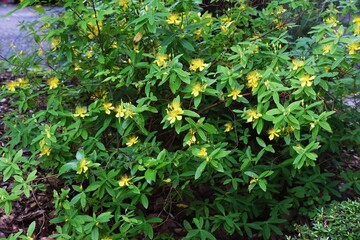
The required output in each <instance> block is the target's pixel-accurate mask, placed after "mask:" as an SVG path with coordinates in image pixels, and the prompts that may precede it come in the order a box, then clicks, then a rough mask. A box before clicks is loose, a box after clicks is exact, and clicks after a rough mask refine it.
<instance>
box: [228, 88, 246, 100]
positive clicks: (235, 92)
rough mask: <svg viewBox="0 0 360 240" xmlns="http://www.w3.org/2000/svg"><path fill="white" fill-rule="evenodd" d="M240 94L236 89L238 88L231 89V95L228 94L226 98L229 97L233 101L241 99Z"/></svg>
mask: <svg viewBox="0 0 360 240" xmlns="http://www.w3.org/2000/svg"><path fill="white" fill-rule="evenodd" d="M240 93H241V90H240V89H238V88H235V89H233V90H232V91H231V93H229V94H228V95H227V96H228V97H231V98H232V100H234V101H235V100H236V99H237V98H241V97H242V95H241V94H240Z"/></svg>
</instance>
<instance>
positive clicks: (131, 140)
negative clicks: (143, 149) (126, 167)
mask: <svg viewBox="0 0 360 240" xmlns="http://www.w3.org/2000/svg"><path fill="white" fill-rule="evenodd" d="M138 142H139V137H138V136H136V135H132V136H130V137H129V138H128V139H127V141H126V146H128V147H131V146H132V145H135V144H136V143H138Z"/></svg>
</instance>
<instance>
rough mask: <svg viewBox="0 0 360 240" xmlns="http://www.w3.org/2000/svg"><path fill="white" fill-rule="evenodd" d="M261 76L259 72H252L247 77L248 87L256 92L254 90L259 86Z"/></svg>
mask: <svg viewBox="0 0 360 240" xmlns="http://www.w3.org/2000/svg"><path fill="white" fill-rule="evenodd" d="M261 77H262V76H261V74H260V73H258V72H257V71H251V72H249V73H248V74H247V75H246V80H247V84H246V86H247V87H249V88H250V87H251V91H254V89H255V88H256V87H257V86H258V85H259V80H260V78H261Z"/></svg>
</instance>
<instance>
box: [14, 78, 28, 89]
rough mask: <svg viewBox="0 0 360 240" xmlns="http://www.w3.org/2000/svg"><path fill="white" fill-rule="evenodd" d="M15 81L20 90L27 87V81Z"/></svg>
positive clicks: (22, 79)
mask: <svg viewBox="0 0 360 240" xmlns="http://www.w3.org/2000/svg"><path fill="white" fill-rule="evenodd" d="M16 81H17V82H18V86H19V87H21V88H27V87H29V80H27V79H24V78H18V79H16Z"/></svg>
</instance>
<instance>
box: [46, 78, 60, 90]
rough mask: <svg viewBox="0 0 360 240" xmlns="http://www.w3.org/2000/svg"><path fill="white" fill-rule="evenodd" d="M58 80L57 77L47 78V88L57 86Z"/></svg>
mask: <svg viewBox="0 0 360 240" xmlns="http://www.w3.org/2000/svg"><path fill="white" fill-rule="evenodd" d="M59 82H60V80H59V79H58V78H57V77H52V78H50V79H48V80H47V84H48V85H49V89H54V88H57V87H58V86H59Z"/></svg>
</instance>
